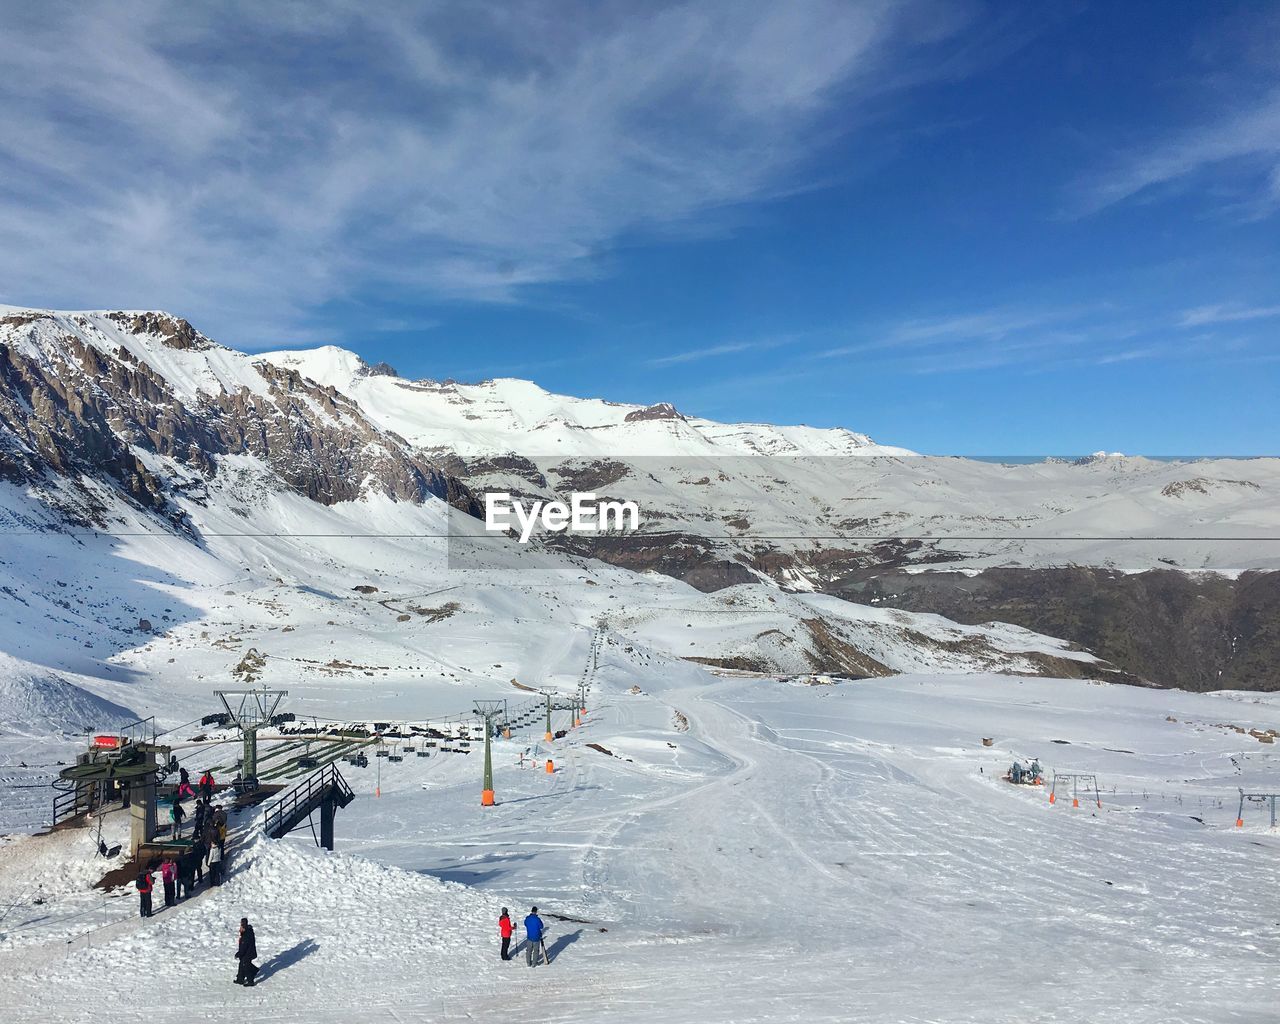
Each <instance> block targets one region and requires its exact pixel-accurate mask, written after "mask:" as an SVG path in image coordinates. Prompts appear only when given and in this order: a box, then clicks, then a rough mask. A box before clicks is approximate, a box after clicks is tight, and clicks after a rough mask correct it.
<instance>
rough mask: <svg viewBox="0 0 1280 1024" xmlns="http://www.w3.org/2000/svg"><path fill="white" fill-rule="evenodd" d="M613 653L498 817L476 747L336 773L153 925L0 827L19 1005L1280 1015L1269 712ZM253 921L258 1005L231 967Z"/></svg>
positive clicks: (514, 762) (1182, 697)
mask: <svg viewBox="0 0 1280 1024" xmlns="http://www.w3.org/2000/svg"><path fill="white" fill-rule="evenodd" d="M626 647H627V645H626V643H625V642H624V641H622V640H621V639H619V638H616V637H615V638H607V639H606V640H605V641H604V643H603V644H602V645H601V654H600V657H599V665H600V667H599V669H598V671H597V673H596V674H595V676H594V679H595V683H594V685H593V687H592V695H591V698H590V701H589V703H590V705H591V708H590V711H589V713H588V715H587V718H586V720H585V722H584V724H583V725H582V726H581V727H580V728H578V729H571V730H570V732H569V735H568V736H567V737H566V738H565V739H563V740H560V741H557V742H555V743H553V744H550V745H547V744H545V743H544V742H543V741H542V739H541V736H540V733H541V728H542V724H541V722H535V723H534V724H532V725H531V726H529V727H527V728H524V729H520V730H517V732H516V734H515V735H513V737H512V738H511V739H510V740H505V739H503V740H498V741H496V742H495V754H494V759H495V769H496V786H497V790H498V795H499V805H498V806H497V807H495V808H491V809H486V808H482V807H480V805H479V799H478V797H479V792H478V791H479V782H480V779H479V770H480V765H479V763H478V760H477V756H475V755H472V756H464V755H459V754H454V755H450V754H440V753H437V754H435V755H433V756H432V757H430V758H427V759H418V758H416V757H409V758H407V759H406V760H405V761H404V762H402V763H396V764H391V763H375V764H372V765H371V766H370V767H369V768H367V769H359V768H347V767H344V771H345V772H346V774H347V777H348V778H349V779H350V781H351V782H352V784H353V787H354V788H355V789H356V791H357V793H358V797H357V800H356V801H355V802H354V803H353V804H352V805H351V806H350V807H349V808H348V809H346V810H345V811H342V812H340V813H339V817H338V836H339V840H338V849H337V851H336V852H335V853H333V854H325V853H323V852H321V851H317V850H315V849H313V848H310V843H311V839H310V836H309V834H307V833H303V834H302V835H300V836H299V837H297V838H295V839H291V840H285V841H283V842H279V843H276V842H271V841H267V840H265V839H262V838H256V837H254V835H253V824H252V821H249V820H246V821H245V822H244V823H243V824H241V825H239V826H238V828H239V829H240V830H241V831H240V835H239V838H238V844H239V845H238V848H237V849H236V850H235V852H234V853H233V855H232V877H231V879H230V881H229V882H228V884H227V885H226V886H224V887H223V888H222V889H220V890H214V891H212V892H210V893H209V894H207V895H203V896H199V897H198V898H197V899H195V900H193V901H190V902H188V903H186V904H183V905H181V906H179V907H178V908H177V909H175V910H162V911H160V913H158V914H157V915H156V917H154V918H153V919H151V920H149V921H146V922H143V921H140V920H138V919H137V917H136V896H135V894H133V893H132V892H131V891H129V890H128V889H124V890H118V891H115V892H112V893H108V894H105V895H104V894H102V893H93V894H90V893H85V892H83V891H82V890H77V889H76V888H75V887H74V886H70V885H65V884H64V885H62V886H61V887H59V886H58V885H57V884H53V883H51V884H50V885H49V886H48V889H47V891H46V898H45V902H44V903H43V904H42V905H40V906H35V905H33V904H32V902H31V890H32V889H34V887H35V885H36V884H40V883H43V882H49V880H50V879H54V880H56V879H58V878H65V877H72V878H76V879H83V878H84V876H86V874H87V872H86V870H85V865H86V864H91V863H92V862H93V857H92V846H91V835H89V834H85V833H55V834H53V835H51V836H47V837H34V838H23V839H19V840H14V841H11V842H10V843H8V844H7V845H5V846H2V847H0V900H2V901H3V902H4V903H5V904H13V906H12V909H11V910H10V911H9V913H8V914H7V915H6V920H5V921H3V922H2V923H0V932H3V937H2V938H0V965H3V966H2V967H0V973H2V974H3V976H4V978H5V979H6V980H5V981H4V982H3V992H4V995H3V998H4V1000H5V1004H6V1005H7V1006H8V1007H9V1008H11V1009H14V1008H18V1007H21V1008H22V1009H23V1010H24V1012H25V1013H26V1014H27V1015H28V1016H32V1017H36V1016H38V1017H39V1018H40V1019H43V1020H48V1021H54V1022H61V1021H68V1022H70V1021H79V1020H83V1019H85V1017H86V1016H87V1015H90V1014H92V1013H93V1011H94V1009H95V1008H96V1007H98V1006H100V1005H101V1004H102V1002H103V1000H104V999H105V1000H107V1001H109V1002H110V1004H111V1009H112V1016H113V1018H114V1019H118V1020H122V1021H135V1020H136V1021H143V1020H163V1021H168V1020H173V1021H179V1020H191V1019H201V1018H207V1017H211V1016H218V1017H227V1016H230V1017H232V1018H234V1019H240V1020H246V1021H257V1020H263V1021H298V1022H304V1021H320V1022H328V1021H335V1022H336V1021H346V1020H351V1019H360V1020H374V1021H378V1020H387V1021H397V1020H433V1021H436V1020H443V1021H452V1020H468V1019H494V1018H496V1017H499V1016H514V1017H516V1018H517V1019H537V1020H548V1021H591V1020H600V1019H613V1020H626V1021H641V1022H647V1021H662V1022H666V1024H669V1022H674V1021H690V1022H695V1021H696V1022H704V1021H766V1020H767V1021H797V1022H799V1021H921V1020H928V1021H933V1020H946V1021H974V1022H978V1021H982V1022H1006V1021H1007V1022H1010V1024H1012V1022H1018V1024H1021V1022H1025V1021H1029V1020H1036V1021H1104V1020H1115V1019H1123V1020H1126V1021H1150V1022H1156V1021H1226V1020H1231V1021H1264V1020H1268V1019H1272V1018H1271V1014H1272V1010H1273V1007H1274V992H1273V988H1272V986H1273V981H1274V977H1275V971H1276V968H1277V966H1278V962H1280V953H1278V952H1277V941H1276V940H1277V938H1278V937H1280V925H1278V924H1277V923H1276V915H1275V905H1274V902H1272V901H1271V900H1269V899H1268V898H1267V895H1266V894H1267V892H1268V891H1269V889H1270V886H1271V884H1272V880H1273V878H1274V870H1275V858H1276V855H1277V853H1278V852H1280V840H1277V838H1276V837H1275V836H1274V835H1271V834H1270V833H1269V831H1268V829H1267V828H1266V824H1267V818H1266V814H1265V812H1264V811H1262V810H1260V809H1256V808H1250V810H1249V811H1248V812H1247V814H1248V820H1247V822H1246V827H1245V828H1243V829H1236V828H1234V827H1233V825H1234V817H1235V814H1236V787H1237V785H1242V786H1244V787H1246V788H1250V787H1256V786H1260V785H1263V784H1264V783H1265V780H1266V779H1267V778H1268V777H1269V776H1272V775H1273V774H1274V770H1275V767H1276V764H1275V759H1274V756H1273V755H1271V754H1270V750H1271V749H1272V748H1269V747H1266V746H1265V745H1260V744H1258V743H1257V742H1256V740H1254V739H1253V738H1252V737H1250V736H1248V735H1242V734H1240V733H1238V732H1236V731H1235V730H1234V729H1232V728H1231V726H1233V725H1237V726H1240V727H1249V728H1255V727H1256V728H1266V727H1274V725H1275V724H1276V722H1277V720H1280V707H1277V704H1276V702H1275V699H1274V698H1271V697H1266V698H1264V697H1258V696H1254V695H1249V694H1239V693H1235V694H1209V695H1196V694H1186V693H1180V692H1169V691H1151V690H1141V689H1135V688H1128V687H1121V686H1108V685H1103V684H1096V683H1089V682H1084V681H1065V680H1044V679H1040V680H1030V679H1020V678H1016V677H1004V676H967V677H949V678H942V677H936V676H903V677H897V678H893V679H887V680H875V681H866V682H859V683H845V684H839V685H834V686H802V685H797V684H793V683H787V682H780V681H771V680H762V679H715V678H712V677H707V676H703V675H699V676H696V677H694V676H688V675H686V676H684V677H683V678H673V679H670V680H666V681H665V685H664V681H663V680H662V678H661V677H660V676H658V677H650V678H647V679H646V678H645V677H644V675H643V674H642V673H640V672H639V671H638V670H637V666H636V664H635V662H634V660H633V659H632V658H631V657H630V656H628V655H627V653H626ZM572 653H573V654H575V655H578V654H581V653H582V652H581V651H580V650H576V651H574V652H572ZM633 681H639V682H640V683H642V684H643V685H641V687H640V689H641V692H640V693H632V692H630V690H631V687H632V685H633ZM316 703H317V705H318V707H319V708H320V709H321V710H322V711H323V710H334V709H332V708H327V707H326V705H325V704H324V702H323V699H322V698H318V699H317V700H316ZM555 724H556V726H557V727H563V726H565V725H567V724H568V723H567V715H566V714H565V713H558V714H557V716H556V723H555ZM984 736H985V737H990V738H991V739H992V740H993V746H991V747H984V746H983V745H982V743H981V740H982V737H984ZM588 744H595V746H594V747H592V746H588ZM598 748H603V749H598ZM1034 755H1038V756H1039V757H1040V759H1041V762H1042V763H1043V764H1044V765H1045V767H1046V769H1047V773H1048V778H1049V779H1050V780H1052V778H1053V773H1054V772H1055V771H1063V772H1065V771H1086V772H1095V773H1097V775H1098V779H1099V782H1100V784H1101V788H1102V794H1101V795H1102V806H1101V808H1098V807H1097V806H1095V804H1094V801H1093V800H1092V799H1091V798H1084V799H1081V801H1080V803H1081V806H1080V807H1079V808H1073V807H1072V806H1071V801H1070V799H1069V794H1067V795H1066V796H1065V797H1064V798H1063V799H1060V800H1059V801H1058V803H1057V804H1056V805H1053V806H1051V805H1050V804H1049V803H1048V802H1047V799H1046V796H1047V792H1046V790H1045V789H1041V788H1033V787H1014V786H1012V785H1010V784H1008V783H1006V782H1003V781H1001V780H1000V778H999V776H1000V775H1001V774H1002V773H1003V772H1004V771H1005V770H1006V768H1007V766H1008V763H1009V762H1010V761H1011V760H1012V759H1013V758H1014V757H1030V756H1034ZM184 756H186V753H185V752H184ZM546 758H552V759H553V760H554V762H555V764H556V772H555V773H554V774H551V775H548V774H547V773H546V772H545V770H544V768H543V762H544V760H545V759H546ZM383 760H384V759H377V761H378V762H381V761H383ZM521 762H523V763H524V765H525V767H521ZM375 788H377V789H379V790H380V794H381V795H380V796H376V795H375ZM1082 796H1083V794H1082ZM245 818H246V819H248V815H246V816H245ZM37 861H39V862H40V863H42V864H43V867H42V868H40V869H39V870H36V869H35V868H33V866H32V865H33V864H34V863H36V862H37ZM534 903H536V904H537V905H538V906H539V908H540V911H541V912H542V913H543V916H544V917H545V919H546V920H547V921H548V923H549V925H550V929H551V930H550V935H549V937H548V940H547V945H548V947H549V949H550V951H551V955H552V957H553V962H552V964H551V966H550V967H549V968H546V967H539V968H537V969H535V970H532V971H531V970H529V969H528V968H527V967H526V966H525V965H524V963H523V960H522V959H520V958H518V959H517V960H516V961H514V962H510V963H503V962H501V961H500V960H499V959H498V957H497V938H496V918H497V913H498V910H499V908H500V907H502V906H507V907H510V908H511V910H512V912H513V917H515V918H516V919H517V920H519V919H520V918H522V917H523V915H524V914H525V913H527V912H528V908H529V906H530V905H532V904H534ZM242 915H248V916H249V917H250V918H251V919H252V920H253V921H254V923H255V925H256V927H257V931H258V946H259V950H260V954H261V955H260V962H261V963H262V964H263V965H264V971H263V975H262V976H261V983H260V984H259V985H258V986H257V987H256V988H254V989H252V990H241V989H238V988H236V987H235V986H233V985H232V984H231V976H232V974H233V972H234V961H233V960H232V956H231V954H232V952H233V951H234V946H235V929H236V924H237V922H238V920H239V918H240V916H242ZM517 934H518V937H519V933H517ZM139 976H144V977H145V978H146V980H147V984H145V985H142V984H138V983H137V979H138V977H139Z"/></svg>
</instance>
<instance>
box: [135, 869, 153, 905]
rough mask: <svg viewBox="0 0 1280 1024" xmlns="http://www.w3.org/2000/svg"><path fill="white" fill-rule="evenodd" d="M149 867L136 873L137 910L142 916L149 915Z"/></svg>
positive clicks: (150, 887)
mask: <svg viewBox="0 0 1280 1024" xmlns="http://www.w3.org/2000/svg"><path fill="white" fill-rule="evenodd" d="M151 889H152V885H151V868H150V867H149V866H148V867H145V868H143V869H142V871H141V873H140V874H139V875H138V910H139V912H140V913H141V914H142V916H143V917H150V916H151Z"/></svg>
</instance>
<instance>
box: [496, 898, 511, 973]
mask: <svg viewBox="0 0 1280 1024" xmlns="http://www.w3.org/2000/svg"><path fill="white" fill-rule="evenodd" d="M512 931H514V926H513V925H512V924H511V914H510V912H509V911H508V910H507V908H506V907H503V908H502V916H501V917H499V918H498V934H499V935H501V936H502V959H503V960H510V959H511V933H512Z"/></svg>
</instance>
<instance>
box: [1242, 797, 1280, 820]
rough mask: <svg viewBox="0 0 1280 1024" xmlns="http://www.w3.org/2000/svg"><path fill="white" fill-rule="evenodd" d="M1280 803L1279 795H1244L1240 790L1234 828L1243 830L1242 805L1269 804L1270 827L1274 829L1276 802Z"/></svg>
mask: <svg viewBox="0 0 1280 1024" xmlns="http://www.w3.org/2000/svg"><path fill="white" fill-rule="evenodd" d="M1277 801H1280V793H1246V792H1245V791H1244V790H1243V789H1241V790H1240V809H1239V810H1238V811H1237V812H1236V828H1244V805H1245V804H1246V803H1251V804H1266V803H1270V804H1271V827H1272V828H1275V827H1276V802H1277Z"/></svg>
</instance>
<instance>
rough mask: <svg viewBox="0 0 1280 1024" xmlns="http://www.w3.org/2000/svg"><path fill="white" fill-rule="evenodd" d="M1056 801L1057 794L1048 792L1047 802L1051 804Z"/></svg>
mask: <svg viewBox="0 0 1280 1024" xmlns="http://www.w3.org/2000/svg"><path fill="white" fill-rule="evenodd" d="M1057 802H1058V797H1057V795H1056V794H1054V793H1050V794H1049V803H1051V804H1053V803H1057Z"/></svg>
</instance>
